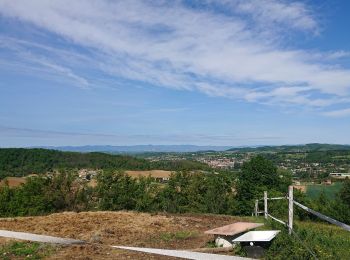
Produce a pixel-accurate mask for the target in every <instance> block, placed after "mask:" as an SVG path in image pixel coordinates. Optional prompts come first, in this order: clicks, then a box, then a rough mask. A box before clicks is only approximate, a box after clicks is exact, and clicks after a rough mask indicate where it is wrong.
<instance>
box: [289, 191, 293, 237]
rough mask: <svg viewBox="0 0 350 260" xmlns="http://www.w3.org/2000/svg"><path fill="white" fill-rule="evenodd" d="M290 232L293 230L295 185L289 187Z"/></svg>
mask: <svg viewBox="0 0 350 260" xmlns="http://www.w3.org/2000/svg"><path fill="white" fill-rule="evenodd" d="M288 201H289V203H288V233H289V235H291V234H292V230H293V186H289V187H288Z"/></svg>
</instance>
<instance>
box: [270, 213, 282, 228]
mask: <svg viewBox="0 0 350 260" xmlns="http://www.w3.org/2000/svg"><path fill="white" fill-rule="evenodd" d="M267 215H268V216H269V217H270V218H272V219H273V220H275V221H277V222H279V223H281V224H282V225H285V226H287V223H286V222H284V221H282V220H280V219H278V218H275V217H274V216H272V215H270V214H267Z"/></svg>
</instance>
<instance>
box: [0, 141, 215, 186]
mask: <svg viewBox="0 0 350 260" xmlns="http://www.w3.org/2000/svg"><path fill="white" fill-rule="evenodd" d="M81 168H90V169H122V170H152V169H160V170H174V171H176V170H179V171H185V170H189V171H190V170H208V169H209V167H208V165H206V164H204V163H200V162H196V161H190V160H179V161H159V162H150V161H148V160H145V159H140V158H135V157H132V156H127V155H112V154H106V153H99V152H93V153H78V152H62V151H57V150H47V149H24V148H3V149H0V180H1V179H3V178H5V177H7V176H15V177H21V176H25V175H28V174H32V173H36V174H42V173H47V172H52V171H54V170H58V171H63V170H66V169H81Z"/></svg>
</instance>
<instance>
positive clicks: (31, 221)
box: [0, 211, 244, 259]
mask: <svg viewBox="0 0 350 260" xmlns="http://www.w3.org/2000/svg"><path fill="white" fill-rule="evenodd" d="M238 220H244V219H243V218H237V217H231V216H218V215H168V214H157V215H152V214H147V213H136V212H123V211H122V212H82V213H71V212H68V213H57V214H52V215H49V216H40V217H18V218H6V219H0V229H6V230H13V231H23V232H31V233H36V234H44V235H52V236H58V237H67V238H75V239H81V240H85V241H88V242H90V243H89V244H86V245H75V246H55V247H53V248H52V249H51V253H50V255H49V256H47V257H46V259H175V258H171V257H161V256H156V255H149V254H143V253H134V252H128V251H123V250H117V249H112V248H110V247H108V246H109V245H124V246H140V247H154V248H168V249H193V248H200V247H206V245H207V243H208V242H209V241H211V240H212V239H213V237H212V236H211V235H206V234H204V231H205V230H208V229H212V228H214V227H217V226H221V225H227V224H230V223H233V222H235V221H238ZM9 242H10V241H9V240H8V239H4V238H0V246H1V245H4V244H6V243H7V244H8V243H9Z"/></svg>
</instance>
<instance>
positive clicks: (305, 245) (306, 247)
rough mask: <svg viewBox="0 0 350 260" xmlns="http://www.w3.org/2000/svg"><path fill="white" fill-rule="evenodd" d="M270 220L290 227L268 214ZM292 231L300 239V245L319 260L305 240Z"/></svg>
mask: <svg viewBox="0 0 350 260" xmlns="http://www.w3.org/2000/svg"><path fill="white" fill-rule="evenodd" d="M267 215H268V216H269V217H270V218H272V219H273V220H275V221H277V222H278V223H280V224H282V225H284V226H285V227H288V225H287V223H286V222H284V221H282V220H280V219H278V218H275V217H273V216H271V215H270V214H267ZM291 231H292V234H293V235H294V236H295V237H296V238H297V239H298V241H299V243H300V244H302V246H304V247H305V249H306V250H307V251H308V252H309V253H310V255H312V256H313V257H314V258H315V259H316V260H318V258H317V256H316V254H315V253H314V252H313V251H312V250H311V249H310V247H308V246H307V244H305V243H304V241H303V240H301V238H300V237H299V236H298V234H297V233H296V232H295V231H294V230H293V229H291Z"/></svg>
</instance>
